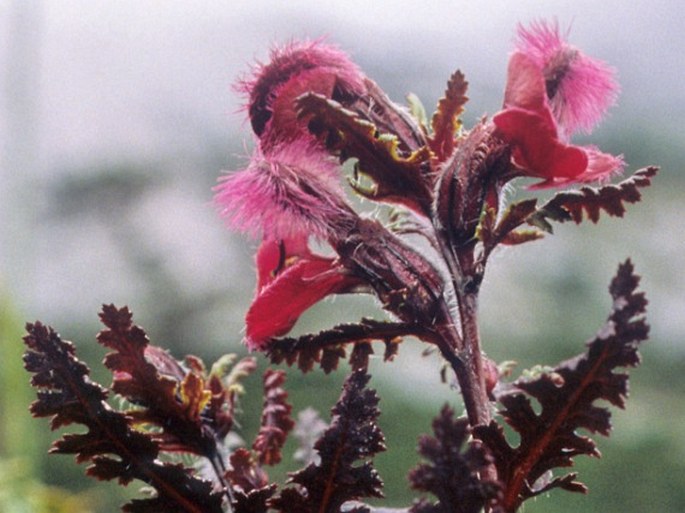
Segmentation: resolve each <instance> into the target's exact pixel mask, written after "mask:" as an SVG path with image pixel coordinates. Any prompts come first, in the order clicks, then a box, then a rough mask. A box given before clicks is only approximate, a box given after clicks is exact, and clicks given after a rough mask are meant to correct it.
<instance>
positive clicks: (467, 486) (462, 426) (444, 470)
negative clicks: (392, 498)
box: [409, 406, 499, 513]
mask: <svg viewBox="0 0 685 513" xmlns="http://www.w3.org/2000/svg"><path fill="white" fill-rule="evenodd" d="M470 432H471V430H470V428H469V422H468V420H467V419H466V418H461V419H455V418H454V412H453V411H452V410H451V409H450V408H449V407H448V406H445V407H443V408H442V410H441V411H440V414H439V415H438V416H437V417H436V418H435V419H434V420H433V436H427V435H424V436H422V437H421V438H420V439H419V453H420V454H421V456H423V457H424V459H426V460H427V463H422V464H420V465H419V466H417V467H416V468H414V469H413V470H412V471H411V472H410V473H409V482H410V483H411V486H412V488H414V489H416V490H420V491H424V492H430V493H432V494H433V495H435V496H436V497H437V499H438V502H437V503H435V504H428V503H427V502H421V503H419V504H418V505H416V506H414V507H412V508H411V509H410V510H409V511H410V512H411V513H423V512H426V513H427V512H435V513H437V512H447V511H449V512H453V513H478V512H480V511H481V510H482V508H483V507H484V506H485V505H486V504H487V503H488V502H489V501H490V500H492V499H494V498H495V497H497V496H498V493H499V485H498V483H496V482H494V481H491V480H488V479H487V478H484V477H482V476H484V475H485V474H486V469H487V467H488V466H489V465H491V464H492V461H491V459H490V458H489V457H488V456H487V453H486V451H485V450H484V449H483V447H482V446H480V445H479V444H478V443H473V442H471V443H469V442H468V439H469V435H470Z"/></svg>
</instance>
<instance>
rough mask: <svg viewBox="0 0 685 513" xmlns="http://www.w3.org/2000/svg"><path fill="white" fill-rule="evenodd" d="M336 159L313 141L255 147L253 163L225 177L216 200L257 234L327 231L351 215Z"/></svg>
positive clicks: (234, 222)
mask: <svg viewBox="0 0 685 513" xmlns="http://www.w3.org/2000/svg"><path fill="white" fill-rule="evenodd" d="M338 169H339V165H338V163H337V161H336V160H335V159H334V158H333V157H331V156H330V155H328V154H327V153H325V152H323V150H321V149H320V148H318V147H315V146H313V145H312V144H311V142H310V141H307V140H304V141H301V140H298V141H293V142H291V143H290V144H282V145H279V146H277V147H275V148H274V149H273V150H272V151H271V152H270V153H269V154H264V153H263V152H262V151H261V150H259V149H257V150H255V152H254V154H253V156H252V159H251V161H250V163H249V165H248V167H247V168H246V169H244V170H242V171H238V172H236V173H233V174H230V175H227V176H224V177H222V178H221V179H220V180H221V181H220V183H219V185H217V186H216V187H215V192H216V195H215V202H216V204H217V205H218V206H219V209H220V213H221V215H222V216H223V217H224V218H226V219H228V221H229V224H230V225H231V227H232V228H234V229H239V230H243V231H245V232H248V233H250V234H252V235H253V236H255V235H257V234H259V233H268V234H269V235H270V236H272V237H276V238H289V237H292V236H295V235H297V234H300V233H307V234H313V235H316V236H321V237H323V236H325V235H326V234H327V233H328V232H329V231H330V230H331V229H335V226H338V225H339V224H340V223H341V222H344V219H345V217H346V216H347V215H349V214H348V212H347V207H346V203H345V200H344V195H343V190H342V187H341V185H340V182H339V179H338Z"/></svg>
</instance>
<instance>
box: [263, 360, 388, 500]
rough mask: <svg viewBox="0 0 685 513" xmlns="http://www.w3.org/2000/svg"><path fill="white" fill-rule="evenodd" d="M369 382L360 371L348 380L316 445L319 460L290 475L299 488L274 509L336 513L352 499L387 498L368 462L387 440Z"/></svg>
mask: <svg viewBox="0 0 685 513" xmlns="http://www.w3.org/2000/svg"><path fill="white" fill-rule="evenodd" d="M368 381H369V376H368V374H366V373H365V372H364V371H361V370H359V371H355V372H354V373H352V374H351V375H350V376H349V378H348V379H347V380H346V382H345V385H344V386H343V392H342V394H341V396H340V399H339V400H338V402H337V403H336V405H335V406H334V407H333V410H332V414H333V417H332V420H331V424H330V426H329V427H328V428H327V429H326V430H325V431H324V433H323V435H322V436H321V438H319V439H318V440H317V442H316V443H315V445H314V448H315V449H316V451H317V452H318V454H319V457H320V462H319V463H310V464H309V465H308V466H307V467H305V468H304V469H302V470H300V471H298V472H295V473H294V474H291V476H290V479H289V482H291V483H294V484H296V485H298V487H297V488H287V489H285V490H283V491H282V492H281V493H280V494H279V495H278V496H277V497H276V498H274V499H273V500H272V501H271V507H273V508H276V509H277V510H278V511H280V512H282V513H318V512H321V511H326V512H330V513H334V512H338V511H341V506H342V505H343V504H344V503H345V502H347V501H355V500H358V499H362V498H365V497H382V496H383V493H382V486H383V482H382V481H381V479H380V477H379V476H378V474H377V472H376V470H375V469H374V468H373V465H372V463H371V461H369V460H370V458H373V457H374V456H375V455H376V454H377V453H378V452H381V451H384V450H385V440H384V437H383V434H382V432H381V430H380V428H379V427H378V425H377V424H376V419H377V418H378V415H379V413H380V412H379V410H378V401H379V399H378V396H377V395H376V392H375V391H374V390H371V389H367V388H366V385H367V383H368ZM360 461H361V464H357V463H358V462H360Z"/></svg>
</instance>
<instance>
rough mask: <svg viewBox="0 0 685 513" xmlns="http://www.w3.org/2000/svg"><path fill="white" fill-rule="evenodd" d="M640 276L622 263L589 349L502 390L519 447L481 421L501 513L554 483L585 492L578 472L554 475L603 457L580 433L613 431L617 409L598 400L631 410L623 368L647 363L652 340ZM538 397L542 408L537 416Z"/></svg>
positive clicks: (506, 414)
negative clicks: (580, 460)
mask: <svg viewBox="0 0 685 513" xmlns="http://www.w3.org/2000/svg"><path fill="white" fill-rule="evenodd" d="M638 282H639V278H638V277H637V276H636V275H635V274H633V265H632V264H631V262H630V261H627V262H625V263H624V264H622V265H621V266H620V267H619V269H618V273H617V275H616V277H615V278H614V279H613V281H612V282H611V286H610V287H609V291H610V292H611V296H612V299H613V311H612V313H611V315H610V316H609V318H608V320H607V322H606V323H605V324H604V326H603V327H602V328H601V329H600V330H599V332H598V333H597V335H596V336H595V338H594V339H592V340H591V341H590V342H588V349H587V351H586V352H585V353H583V354H581V355H579V356H577V357H575V358H572V359H570V360H567V361H565V362H563V363H561V364H559V365H558V366H557V367H555V368H554V369H553V370H551V371H546V372H543V373H542V374H541V375H540V376H539V377H537V378H527V379H526V378H522V379H519V380H518V381H515V382H514V383H512V384H511V386H510V387H509V388H508V389H505V391H504V392H503V393H500V395H499V397H498V399H499V402H500V403H501V404H502V406H503V408H502V410H501V412H500V413H501V415H502V416H503V417H504V419H505V420H506V421H507V423H508V424H509V425H510V426H511V427H513V428H514V429H515V430H516V431H517V432H518V434H519V435H520V438H521V441H520V444H519V445H518V447H512V446H511V445H510V444H509V442H508V441H507V440H506V438H505V436H504V432H503V429H502V428H501V426H499V425H498V424H497V423H496V422H494V421H493V422H492V423H491V424H490V425H489V426H477V427H476V428H475V430H474V431H475V434H476V436H478V437H479V438H480V439H481V440H483V442H485V443H486V445H487V446H488V447H489V449H490V450H491V452H492V454H493V456H494V458H495V464H496V466H497V471H498V474H499V479H500V481H501V482H502V484H503V488H504V494H503V499H502V501H501V503H500V504H499V508H500V511H503V512H507V513H510V512H514V511H516V510H517V508H518V507H519V506H520V505H521V503H522V502H523V501H524V500H526V499H528V498H530V497H533V496H535V495H539V494H541V493H543V492H546V491H548V490H550V489H552V488H563V489H565V490H569V491H575V492H584V491H586V488H585V486H584V485H583V484H581V483H579V482H577V481H575V474H569V475H566V476H563V477H554V476H552V475H551V471H552V470H553V469H555V468H557V467H569V466H571V465H572V464H573V458H574V457H575V456H577V455H580V454H585V455H591V456H599V451H598V450H597V446H596V444H595V442H594V441H593V440H592V439H591V438H589V437H587V436H583V435H580V434H579V432H578V430H579V429H584V430H586V431H588V432H590V433H600V434H602V435H605V436H608V435H609V431H610V429H611V423H610V413H609V410H608V409H607V408H605V407H603V406H598V405H596V404H595V402H596V401H598V400H605V401H608V402H610V403H611V404H613V405H614V406H618V407H620V408H623V406H624V403H625V399H626V396H627V394H628V375H627V374H626V373H625V372H617V371H616V369H617V368H619V367H635V366H637V365H638V364H639V363H640V356H639V353H638V352H637V349H638V344H639V343H640V342H642V341H644V340H646V338H647V334H648V326H647V324H646V323H645V320H644V313H645V307H646V304H647V301H646V299H645V297H644V294H642V293H639V292H636V288H637V285H638ZM531 398H532V399H535V400H536V401H537V402H538V403H539V405H540V413H536V411H535V409H534V407H533V405H532V404H531Z"/></svg>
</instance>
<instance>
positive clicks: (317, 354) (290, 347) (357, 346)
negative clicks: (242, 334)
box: [267, 319, 426, 373]
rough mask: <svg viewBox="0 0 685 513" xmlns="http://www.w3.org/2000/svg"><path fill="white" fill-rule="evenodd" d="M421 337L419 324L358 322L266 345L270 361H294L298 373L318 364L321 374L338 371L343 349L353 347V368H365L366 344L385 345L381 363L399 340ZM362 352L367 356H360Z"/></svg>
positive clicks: (393, 353)
mask: <svg viewBox="0 0 685 513" xmlns="http://www.w3.org/2000/svg"><path fill="white" fill-rule="evenodd" d="M409 335H414V336H417V337H421V336H425V335H426V334H425V330H424V329H423V328H422V327H421V326H419V325H410V324H405V323H397V322H384V321H375V320H373V319H362V320H361V321H359V323H358V324H340V325H338V326H335V327H333V328H331V329H329V330H325V331H322V332H320V333H317V334H308V335H302V336H301V337H299V338H282V339H278V340H274V341H273V342H271V343H270V345H269V348H268V350H267V355H268V357H269V358H270V360H271V362H272V363H274V364H279V363H282V362H285V363H287V364H288V365H293V364H294V363H296V362H297V366H298V368H299V369H300V370H301V371H302V372H309V371H311V370H312V369H313V368H314V365H315V364H319V365H320V366H321V368H322V369H323V370H324V372H326V373H329V372H331V371H332V370H335V369H337V368H338V362H339V360H340V359H341V358H345V357H346V352H345V346H346V345H347V344H354V349H353V350H352V353H351V355H350V364H351V365H352V368H353V369H357V368H361V367H364V368H365V366H366V365H365V362H366V361H367V357H368V353H369V351H371V349H370V347H369V345H368V343H367V341H375V340H380V341H382V342H383V343H385V354H384V360H386V361H387V360H391V359H392V358H393V357H394V356H395V354H396V353H397V349H398V346H399V342H400V341H401V340H402V337H404V336H409ZM363 353H367V354H366V356H364V354H363Z"/></svg>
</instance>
